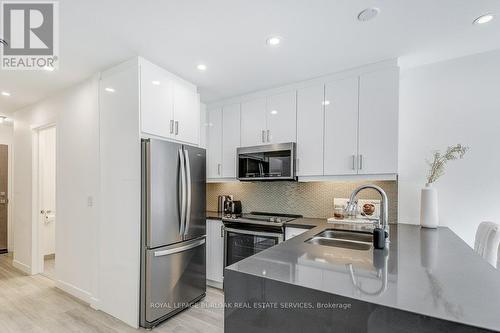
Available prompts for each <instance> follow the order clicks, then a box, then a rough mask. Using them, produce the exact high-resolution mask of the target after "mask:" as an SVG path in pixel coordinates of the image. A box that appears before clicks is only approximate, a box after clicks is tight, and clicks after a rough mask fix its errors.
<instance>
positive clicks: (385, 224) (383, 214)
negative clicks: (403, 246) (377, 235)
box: [347, 185, 389, 242]
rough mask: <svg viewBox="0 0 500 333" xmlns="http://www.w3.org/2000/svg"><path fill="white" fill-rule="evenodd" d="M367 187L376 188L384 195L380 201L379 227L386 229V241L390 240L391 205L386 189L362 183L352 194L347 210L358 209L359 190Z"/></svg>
mask: <svg viewBox="0 0 500 333" xmlns="http://www.w3.org/2000/svg"><path fill="white" fill-rule="evenodd" d="M365 189H372V190H375V191H377V192H378V193H379V194H380V196H381V197H382V200H381V201H380V218H379V227H381V228H382V229H384V231H385V232H386V233H387V238H386V242H389V208H388V207H389V206H388V200H387V194H385V191H384V190H383V189H382V188H381V187H379V186H377V185H361V186H360V187H358V188H357V189H355V190H354V191H353V192H352V194H351V198H350V199H349V205H348V207H347V210H348V211H354V210H355V209H356V205H357V201H356V196H357V195H358V193H359V192H361V191H363V190H365Z"/></svg>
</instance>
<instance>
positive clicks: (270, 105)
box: [266, 90, 297, 143]
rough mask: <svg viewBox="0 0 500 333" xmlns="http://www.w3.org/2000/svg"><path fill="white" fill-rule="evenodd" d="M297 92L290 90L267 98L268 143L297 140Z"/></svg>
mask: <svg viewBox="0 0 500 333" xmlns="http://www.w3.org/2000/svg"><path fill="white" fill-rule="evenodd" d="M296 97H297V92H296V91H295V90H294V91H290V92H285V93H281V94H278V95H273V96H269V97H268V98H267V107H266V110H267V129H266V141H267V142H268V143H284V142H295V141H296V140H297V102H296Z"/></svg>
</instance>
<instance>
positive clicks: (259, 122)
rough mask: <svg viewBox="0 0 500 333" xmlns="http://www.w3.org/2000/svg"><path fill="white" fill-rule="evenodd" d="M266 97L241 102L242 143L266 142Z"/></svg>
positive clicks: (255, 143)
mask: <svg viewBox="0 0 500 333" xmlns="http://www.w3.org/2000/svg"><path fill="white" fill-rule="evenodd" d="M266 127H267V125H266V98H259V99H255V100H252V101H248V102H243V103H241V145H242V146H243V147H248V146H257V145H263V144H266V141H267V140H266Z"/></svg>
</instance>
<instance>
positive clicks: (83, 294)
mask: <svg viewBox="0 0 500 333" xmlns="http://www.w3.org/2000/svg"><path fill="white" fill-rule="evenodd" d="M56 288H59V289H61V290H62V291H64V292H66V293H68V294H70V295H71V296H74V297H76V298H78V299H80V300H81V301H83V302H85V303H87V304H89V305H90V304H92V295H91V294H90V293H89V292H88V291H85V290H83V289H80V288H78V287H75V286H74V285H72V284H70V283H66V282H64V281H61V280H57V281H56Z"/></svg>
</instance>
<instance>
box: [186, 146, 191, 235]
mask: <svg viewBox="0 0 500 333" xmlns="http://www.w3.org/2000/svg"><path fill="white" fill-rule="evenodd" d="M184 159H185V165H184V166H185V168H186V220H185V221H186V223H185V224H184V235H187V234H188V232H189V222H190V221H191V163H190V162H189V153H188V150H187V149H184Z"/></svg>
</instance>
